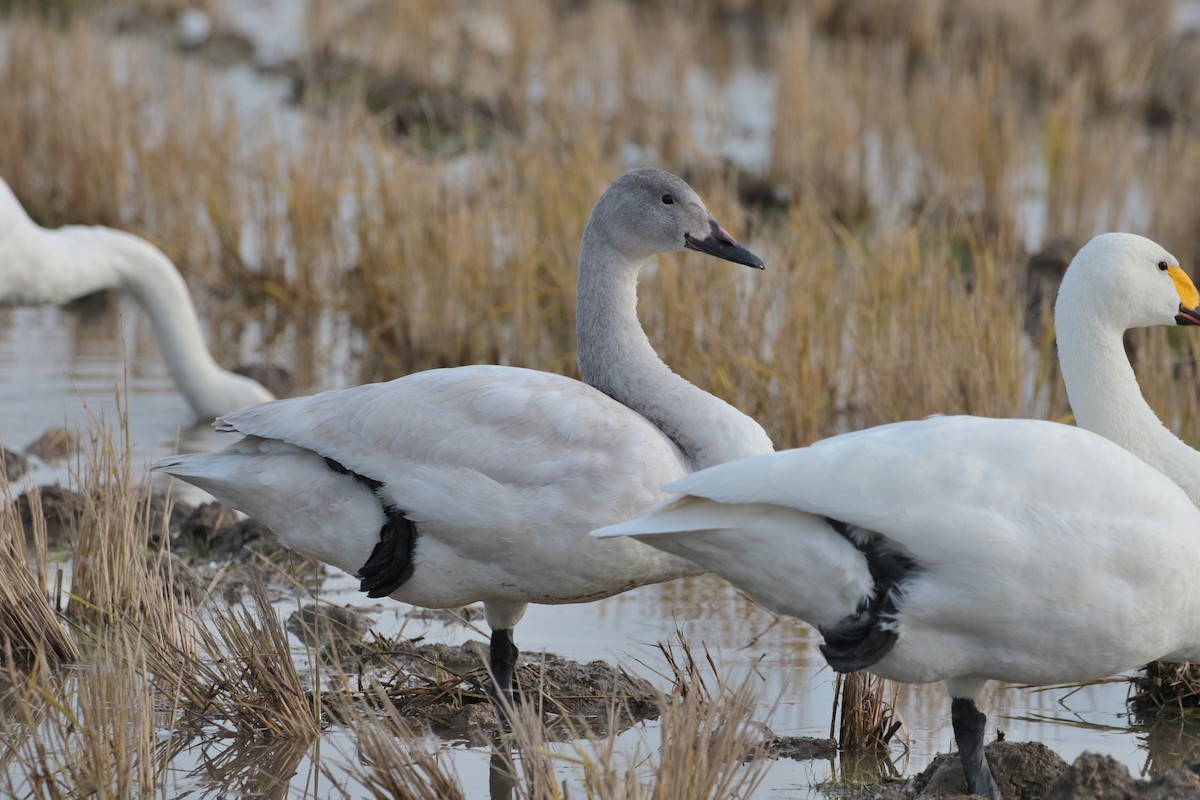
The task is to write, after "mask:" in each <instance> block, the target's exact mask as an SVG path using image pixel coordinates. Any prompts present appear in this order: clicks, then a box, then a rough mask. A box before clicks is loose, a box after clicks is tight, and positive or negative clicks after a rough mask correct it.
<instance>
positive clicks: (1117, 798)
mask: <svg viewBox="0 0 1200 800" xmlns="http://www.w3.org/2000/svg"><path fill="white" fill-rule="evenodd" d="M1185 798H1200V759H1194V758H1193V759H1189V760H1188V761H1187V762H1185V763H1184V764H1183V765H1182V766H1179V767H1176V768H1174V769H1169V770H1166V771H1165V772H1160V773H1158V774H1156V775H1153V776H1151V777H1150V778H1149V779H1147V780H1136V779H1135V778H1133V777H1132V776H1131V775H1130V774H1129V770H1128V769H1126V768H1125V766H1124V765H1122V764H1120V763H1119V762H1118V761H1117V760H1116V759H1114V758H1113V757H1112V756H1107V755H1100V754H1099V753H1084V754H1083V755H1081V756H1080V757H1079V758H1077V759H1075V763H1074V764H1072V765H1071V766H1070V767H1069V768H1068V769H1067V770H1066V771H1065V772H1064V773H1063V774H1062V775H1061V776H1059V778H1058V780H1056V781H1055V782H1054V785H1053V787H1051V789H1050V791H1049V793H1048V794H1046V796H1045V800H1184V799H1185Z"/></svg>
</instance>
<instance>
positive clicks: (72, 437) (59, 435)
mask: <svg viewBox="0 0 1200 800" xmlns="http://www.w3.org/2000/svg"><path fill="white" fill-rule="evenodd" d="M78 449H79V435H78V434H76V433H73V432H72V431H69V430H67V429H66V428H51V429H50V430H48V431H46V432H45V433H43V434H42V435H41V436H39V437H38V438H37V439H36V440H34V441H33V442H32V443H31V444H30V445H29V446H28V447H26V448H25V452H26V453H27V454H28V455H31V456H37V457H38V458H40V459H41V460H42V461H61V460H63V459H64V458H67V457H69V456H70V455H71V454H72V453H74V452H75V451H76V450H78Z"/></svg>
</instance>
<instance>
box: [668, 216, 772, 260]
mask: <svg viewBox="0 0 1200 800" xmlns="http://www.w3.org/2000/svg"><path fill="white" fill-rule="evenodd" d="M708 227H709V230H708V235H707V236H705V237H704V238H703V239H697V238H696V237H694V236H692V235H691V234H690V233H685V234H684V235H683V242H684V244H683V246H684V247H686V248H687V249H689V250H696V251H698V252H701V253H708V254H709V255H710V256H716V257H717V258H723V259H725V260H726V261H732V262H733V263H735V264H744V265H745V266H747V267H754V268H755V269H762V268H763V260H762V259H761V258H759V257H758V256H756V255H754V253H751V252H750V251H749V250H747V249H746V248H744V247H742V246H741V245H740V244H738V241H737V239H734V238H733V237H732V236H730V235H729V231H727V230H725V229H724V228H722V227H721V226H720V225H718V224H717V221H716V220H715V219H711V218H710V219H709V220H708Z"/></svg>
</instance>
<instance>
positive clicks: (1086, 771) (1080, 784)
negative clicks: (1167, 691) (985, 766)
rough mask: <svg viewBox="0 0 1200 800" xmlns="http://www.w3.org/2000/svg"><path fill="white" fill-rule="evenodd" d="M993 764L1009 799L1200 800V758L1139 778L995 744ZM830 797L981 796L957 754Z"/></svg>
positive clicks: (1047, 752)
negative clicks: (895, 779) (889, 781)
mask: <svg viewBox="0 0 1200 800" xmlns="http://www.w3.org/2000/svg"><path fill="white" fill-rule="evenodd" d="M986 750H987V758H988V763H989V764H990V765H991V768H992V774H993V775H994V776H995V778H996V783H997V785H998V786H999V787H1000V791H1001V792H1002V793H1003V796H1004V798H1005V800H1185V799H1187V798H1200V758H1191V759H1188V760H1187V761H1185V762H1184V763H1183V764H1182V765H1180V766H1178V767H1175V768H1173V769H1169V770H1165V771H1163V772H1159V773H1156V774H1154V775H1151V776H1150V777H1148V778H1146V779H1139V778H1135V777H1133V776H1132V775H1130V773H1129V769H1128V768H1127V767H1125V766H1124V765H1123V764H1121V763H1119V762H1118V761H1117V760H1116V759H1114V758H1112V757H1111V756H1106V755H1101V754H1098V753H1084V754H1083V755H1081V756H1080V757H1079V758H1077V759H1076V760H1075V763H1074V764H1070V765H1068V764H1067V763H1066V762H1065V761H1063V759H1062V758H1060V757H1059V756H1058V755H1057V754H1056V753H1055V752H1054V751H1052V750H1051V749H1050V748H1048V747H1046V746H1045V745H1044V744H1041V743H1040V742H994V743H992V744H990V745H988V746H987V748H986ZM830 793H831V794H833V795H834V796H840V797H845V798H853V800H901V798H904V799H906V800H907V798H937V797H976V796H977V795H968V794H967V792H966V781H965V780H964V779H963V772H962V765H961V764H960V763H959V760H958V756H957V755H941V756H938V757H937V758H935V759H934V761H933V763H932V764H930V765H929V766H928V767H927V768H926V769H925V770H924V771H923V772H921V773H920V774H919V775H917V776H915V777H912V778H909V779H908V780H907V781H904V782H903V783H897V784H893V785H887V786H878V787H872V788H868V789H862V790H846V791H844V792H843V791H838V790H837V788H836V787H834V788H833V789H831V791H830Z"/></svg>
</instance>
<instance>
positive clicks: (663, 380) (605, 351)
mask: <svg viewBox="0 0 1200 800" xmlns="http://www.w3.org/2000/svg"><path fill="white" fill-rule="evenodd" d="M641 267H642V261H640V260H636V259H631V258H629V257H627V256H624V255H623V254H622V253H621V252H620V251H619V250H618V249H617V247H615V246H614V245H613V244H612V243H611V242H610V241H608V240H607V238H606V237H604V236H603V234H602V233H600V232H597V231H596V230H595V229H594V227H593V226H592V225H591V224H590V223H589V225H588V229H587V230H586V231H585V232H584V237H583V247H582V249H581V251H580V256H579V294H578V297H577V305H576V325H577V328H576V330H577V335H578V340H579V341H578V348H579V372H580V374H581V376H582V377H583V380H584V381H586V382H587V383H588V384H590V385H592V386H594V387H595V388H597V389H599V390H600V391H602V392H604V393H605V394H607V395H608V396H610V397H612V398H613V399H614V400H616V401H617V402H619V403H621V404H623V405H625V406H627V407H629V408H631V409H633V410H634V411H636V412H638V413H639V414H641V415H642V416H643V417H645V418H646V419H648V420H649V421H650V422H651V423H653V424H654V425H655V427H657V428H658V429H659V430H660V431H662V432H663V434H664V435H666V436H667V437H668V438H670V439H671V440H672V441H673V442H675V444H676V445H678V447H679V449H680V450H681V451H682V452H683V455H684V458H685V459H686V460H687V461H688V464H689V466H691V467H692V468H693V469H702V468H704V467H706V466H711V465H713V464H718V463H721V462H723V461H729V460H733V459H735V458H742V457H745V456H748V455H754V454H757V453H762V452H767V451H769V450H771V449H772V448H771V442H770V440H769V439H768V438H767V436H766V434H765V433H764V432H763V430H762V428H761V427H760V426H759V425H758V424H757V423H756V422H754V420H752V419H750V418H749V417H747V416H746V415H744V414H742V413H741V412H740V411H738V410H737V409H736V408H734V407H733V406H731V405H729V404H728V403H726V402H724V401H723V400H721V399H719V398H717V397H714V396H713V395H711V394H709V393H708V392H705V391H703V390H702V389H699V388H697V387H695V386H693V385H692V384H690V383H688V382H687V381H686V380H684V379H683V378H681V377H679V376H678V375H676V374H675V373H674V372H672V371H671V369H670V368H669V367H668V366H667V365H666V364H665V363H663V361H662V359H661V358H659V357H658V354H657V353H655V352H654V348H653V347H652V346H651V345H650V341H649V339H647V338H646V333H645V331H643V330H642V326H641V324H640V323H639V322H638V318H637V278H638V272H639V270H640V269H641Z"/></svg>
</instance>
